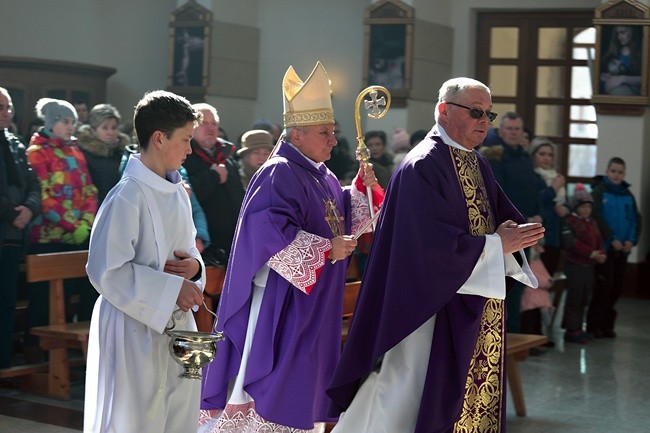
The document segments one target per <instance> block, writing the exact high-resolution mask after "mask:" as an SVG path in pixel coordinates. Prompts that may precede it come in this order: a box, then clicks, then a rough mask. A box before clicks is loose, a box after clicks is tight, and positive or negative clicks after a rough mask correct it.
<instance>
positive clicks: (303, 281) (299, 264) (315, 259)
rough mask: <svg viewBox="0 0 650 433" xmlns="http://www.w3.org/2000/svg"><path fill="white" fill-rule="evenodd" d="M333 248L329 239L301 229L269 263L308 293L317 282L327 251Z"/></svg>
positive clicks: (285, 277)
mask: <svg viewBox="0 0 650 433" xmlns="http://www.w3.org/2000/svg"><path fill="white" fill-rule="evenodd" d="M331 249H332V243H331V242H330V240H329V239H325V238H322V237H320V236H316V235H314V234H311V233H307V232H305V231H303V230H300V231H299V232H298V235H297V236H296V238H295V239H294V240H293V242H291V243H290V244H289V245H287V246H286V247H285V248H284V249H283V250H282V251H280V252H279V253H277V254H275V255H274V256H272V257H271V258H270V259H269V261H268V265H269V267H270V268H271V269H273V270H274V271H275V272H277V273H278V274H280V276H281V277H282V278H284V279H285V280H287V281H289V282H290V283H291V284H293V285H294V286H296V287H297V288H298V289H300V290H301V291H303V292H305V293H308V292H307V289H308V288H309V287H311V286H313V285H314V284H316V279H317V277H318V274H317V271H318V269H320V268H322V267H323V265H324V264H325V253H326V252H327V251H329V250H331Z"/></svg>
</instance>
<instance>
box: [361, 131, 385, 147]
mask: <svg viewBox="0 0 650 433" xmlns="http://www.w3.org/2000/svg"><path fill="white" fill-rule="evenodd" d="M375 137H378V138H379V139H380V140H381V141H382V143H384V146H386V143H387V141H386V133H385V132H384V131H368V132H366V135H365V137H363V141H368V140H370V139H371V138H375Z"/></svg>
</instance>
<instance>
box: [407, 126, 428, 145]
mask: <svg viewBox="0 0 650 433" xmlns="http://www.w3.org/2000/svg"><path fill="white" fill-rule="evenodd" d="M428 133H429V131H427V130H426V129H418V130H417V131H415V132H414V133H413V134H411V136H410V137H409V144H410V145H411V147H413V146H414V145H415V144H417V143H419V142H420V141H422V140H424V139H425V138H426V136H427V134H428Z"/></svg>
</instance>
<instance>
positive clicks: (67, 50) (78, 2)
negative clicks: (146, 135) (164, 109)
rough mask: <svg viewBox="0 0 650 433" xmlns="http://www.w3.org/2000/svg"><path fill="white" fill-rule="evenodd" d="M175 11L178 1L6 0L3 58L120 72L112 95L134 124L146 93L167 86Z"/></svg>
mask: <svg viewBox="0 0 650 433" xmlns="http://www.w3.org/2000/svg"><path fill="white" fill-rule="evenodd" d="M175 8H176V4H175V1H173V0H138V1H132V0H112V1H111V2H104V1H98V0H93V1H89V0H66V1H65V2H60V1H39V0H21V1H5V2H3V5H2V25H0V40H1V41H2V53H1V54H2V55H3V56H11V57H27V58H38V59H49V60H61V61H68V62H79V63H88V64H93V65H99V66H108V67H113V68H116V69H117V72H116V74H115V75H113V76H112V77H110V78H109V80H108V86H107V95H108V98H109V102H111V103H113V104H114V105H115V106H116V107H117V108H118V110H119V111H120V113H121V114H122V117H123V120H124V121H130V119H131V117H132V115H133V106H134V105H135V103H136V102H137V101H138V99H140V97H141V96H142V94H143V93H144V92H145V91H147V90H155V89H160V88H164V87H165V86H166V79H167V43H168V26H167V23H168V21H169V14H170V13H171V11H173V10H174V9H175ZM97 102H104V101H97Z"/></svg>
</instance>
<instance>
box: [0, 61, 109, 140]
mask: <svg viewBox="0 0 650 433" xmlns="http://www.w3.org/2000/svg"><path fill="white" fill-rule="evenodd" d="M115 72H116V69H114V68H107V67H104V66H95V65H87V64H83V63H72V62H60V61H55V60H40V59H28V58H21V57H1V56H0V86H1V87H4V88H6V89H7V90H8V91H9V94H10V95H11V99H12V100H13V103H14V110H15V111H14V113H15V114H14V122H15V123H16V125H17V126H18V132H19V133H20V134H21V135H25V134H26V131H27V127H28V125H29V123H30V122H31V121H32V120H33V119H35V118H36V113H35V111H34V107H35V105H36V101H38V100H39V99H40V98H43V97H50V98H56V99H65V100H66V101H68V102H81V101H83V102H85V103H86V104H87V105H88V108H89V109H90V108H92V106H93V105H95V104H99V103H102V102H105V101H106V80H108V77H110V76H111V75H113V74H114V73H115Z"/></svg>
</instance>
